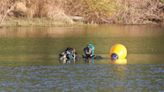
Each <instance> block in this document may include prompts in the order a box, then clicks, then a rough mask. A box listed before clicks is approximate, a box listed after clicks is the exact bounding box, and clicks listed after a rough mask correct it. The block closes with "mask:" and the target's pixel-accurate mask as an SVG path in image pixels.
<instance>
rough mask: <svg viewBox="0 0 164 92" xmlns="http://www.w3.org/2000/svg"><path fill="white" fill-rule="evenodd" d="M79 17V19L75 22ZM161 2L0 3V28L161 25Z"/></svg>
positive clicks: (76, 0) (59, 0) (68, 0)
mask: <svg viewBox="0 0 164 92" xmlns="http://www.w3.org/2000/svg"><path fill="white" fill-rule="evenodd" d="M75 17H79V18H80V19H76V20H74V19H75ZM163 20H164V0H142V1H141V0H0V24H1V26H5V25H6V26H9V25H13V26H34V25H36V26H61V25H72V24H77V25H78V24H79V22H75V21H80V24H81V23H83V24H161V23H163Z"/></svg>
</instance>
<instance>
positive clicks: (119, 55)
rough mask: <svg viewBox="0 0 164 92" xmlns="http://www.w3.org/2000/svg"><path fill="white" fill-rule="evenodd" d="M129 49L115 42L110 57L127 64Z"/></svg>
mask: <svg viewBox="0 0 164 92" xmlns="http://www.w3.org/2000/svg"><path fill="white" fill-rule="evenodd" d="M126 57H127V49H126V47H125V46H124V45H122V44H115V45H113V46H112V48H111V49H110V58H111V60H112V62H113V63H115V64H127V60H126Z"/></svg>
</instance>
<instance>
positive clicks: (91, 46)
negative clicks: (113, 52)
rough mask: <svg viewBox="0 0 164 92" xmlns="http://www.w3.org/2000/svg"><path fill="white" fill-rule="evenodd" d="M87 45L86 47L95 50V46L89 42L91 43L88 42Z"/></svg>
mask: <svg viewBox="0 0 164 92" xmlns="http://www.w3.org/2000/svg"><path fill="white" fill-rule="evenodd" d="M87 47H88V48H91V49H92V50H95V46H94V45H93V44H91V43H89V44H88V45H87Z"/></svg>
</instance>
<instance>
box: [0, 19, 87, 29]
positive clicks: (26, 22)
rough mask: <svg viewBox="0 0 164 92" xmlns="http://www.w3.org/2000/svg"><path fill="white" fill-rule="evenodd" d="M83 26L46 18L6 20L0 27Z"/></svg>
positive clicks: (79, 23)
mask: <svg viewBox="0 0 164 92" xmlns="http://www.w3.org/2000/svg"><path fill="white" fill-rule="evenodd" d="M80 25H85V24H84V23H81V22H76V23H75V22H72V23H69V22H63V21H54V20H52V19H48V18H30V19H28V18H8V19H6V20H5V21H4V22H3V23H2V24H1V25H0V26H1V27H7V26H80Z"/></svg>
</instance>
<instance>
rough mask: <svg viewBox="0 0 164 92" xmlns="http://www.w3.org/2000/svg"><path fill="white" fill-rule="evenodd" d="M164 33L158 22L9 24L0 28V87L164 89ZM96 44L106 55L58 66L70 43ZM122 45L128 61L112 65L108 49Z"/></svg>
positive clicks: (106, 91)
mask: <svg viewBox="0 0 164 92" xmlns="http://www.w3.org/2000/svg"><path fill="white" fill-rule="evenodd" d="M163 39H164V31H163V28H161V27H159V26H125V25H124V26H123V25H111V26H109V25H103V26H92V27H89V26H85V27H68V28H67V27H64V28H61V27H50V28H48V27H18V28H16V27H9V28H1V29H0V74H1V76H0V91H2V92H3V91H5V92H6V91H7V92H10V91H16V92H17V91H18V92H19V91H20V92H22V91H25V92H26V91H27V92H36V91H40V92H45V91H48V92H51V91H52V92H54V91H56V92H69V91H73V92H163V91H164V88H163V86H164V83H163V81H164V76H163V75H164V61H163V60H164V58H163V57H164V48H163V47H164V40H163ZM89 42H92V43H94V44H95V48H96V49H95V54H97V55H100V56H102V57H103V58H104V59H102V60H95V61H94V64H86V63H84V61H83V60H80V61H79V62H77V63H76V64H69V65H62V64H59V61H58V54H59V53H60V52H61V51H63V50H64V49H65V48H66V47H74V48H76V50H77V52H78V54H80V55H82V54H83V48H84V47H85V46H86V44H88V43H89ZM115 43H122V44H124V45H125V46H126V47H127V49H128V58H127V61H128V65H112V64H110V59H109V49H110V47H111V46H112V45H113V44H115Z"/></svg>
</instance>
